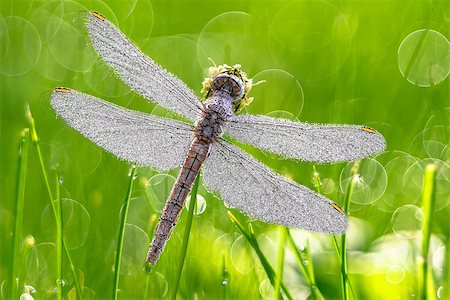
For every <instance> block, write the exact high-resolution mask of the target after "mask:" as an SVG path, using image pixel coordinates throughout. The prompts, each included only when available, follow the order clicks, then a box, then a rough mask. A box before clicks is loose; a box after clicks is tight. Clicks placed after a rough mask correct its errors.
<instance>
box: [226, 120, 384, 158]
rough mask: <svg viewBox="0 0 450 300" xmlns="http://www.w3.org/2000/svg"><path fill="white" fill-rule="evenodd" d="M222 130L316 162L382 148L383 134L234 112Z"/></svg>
mask: <svg viewBox="0 0 450 300" xmlns="http://www.w3.org/2000/svg"><path fill="white" fill-rule="evenodd" d="M224 132H225V134H228V135H230V136H231V137H233V138H235V139H238V140H239V141H242V142H244V143H247V144H250V145H253V146H256V147H258V148H260V149H262V150H265V151H267V152H270V153H275V154H279V155H282V156H284V157H286V158H291V159H298V160H304V161H312V162H318V163H331V162H343V161H351V160H357V159H361V158H364V157H366V156H370V155H374V154H376V153H379V152H381V151H383V150H384V149H385V147H386V142H385V140H384V138H383V136H382V135H381V134H380V133H378V132H376V131H375V130H373V129H371V128H368V127H365V126H357V125H331V124H308V123H300V122H294V121H290V120H287V119H280V118H271V117H266V116H261V115H245V114H244V115H237V116H235V117H233V119H232V120H230V121H229V122H228V123H227V125H226V127H225V130H224Z"/></svg>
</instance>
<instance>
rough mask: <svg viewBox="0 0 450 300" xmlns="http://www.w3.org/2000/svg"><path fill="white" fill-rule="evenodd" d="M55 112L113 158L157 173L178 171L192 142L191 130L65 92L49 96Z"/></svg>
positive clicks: (88, 97)
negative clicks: (145, 167)
mask: <svg viewBox="0 0 450 300" xmlns="http://www.w3.org/2000/svg"><path fill="white" fill-rule="evenodd" d="M51 105H52V106H53V109H54V110H55V112H56V113H57V114H58V115H59V116H60V117H61V118H62V119H64V121H66V122H67V124H69V125H70V126H71V127H73V128H74V129H76V130H77V131H78V132H80V133H81V134H82V135H84V136H85V137H87V138H88V139H90V140H91V141H93V142H94V143H96V144H97V145H99V146H100V147H102V148H104V149H105V150H107V151H108V152H111V153H112V154H114V155H116V156H117V157H119V158H121V159H124V160H127V161H130V162H133V163H136V164H138V165H142V166H149V167H152V168H154V169H156V170H159V171H166V170H170V169H173V168H176V167H179V166H180V165H181V164H182V163H183V161H184V156H185V155H186V153H187V151H188V149H189V145H190V143H191V141H192V139H193V135H192V126H190V125H188V124H186V123H183V122H180V121H176V120H171V119H166V118H161V117H156V116H152V115H148V114H144V113H141V112H137V111H132V110H128V109H125V108H122V107H120V106H117V105H114V104H111V103H107V102H105V101H103V100H100V99H98V98H96V97H93V96H90V95H86V94H83V93H79V92H77V91H74V90H71V89H67V88H57V89H56V90H55V91H54V92H53V94H52V95H51Z"/></svg>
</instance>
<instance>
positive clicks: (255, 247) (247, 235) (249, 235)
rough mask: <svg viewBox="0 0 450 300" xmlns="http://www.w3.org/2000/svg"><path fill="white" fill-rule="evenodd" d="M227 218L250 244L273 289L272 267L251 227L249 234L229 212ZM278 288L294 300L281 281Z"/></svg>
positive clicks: (273, 273) (273, 276) (273, 272)
mask: <svg viewBox="0 0 450 300" xmlns="http://www.w3.org/2000/svg"><path fill="white" fill-rule="evenodd" d="M228 217H229V218H230V219H231V221H232V222H233V223H234V224H235V225H236V227H237V228H238V229H239V231H240V232H241V233H242V235H243V236H244V237H245V239H246V240H247V241H248V242H249V243H250V245H251V246H252V248H253V250H255V252H256V255H258V258H259V261H260V262H261V265H262V266H263V268H264V271H265V272H266V274H267V277H268V278H269V280H270V283H271V284H272V286H273V287H275V277H276V275H275V271H274V269H273V267H272V266H271V265H270V263H269V260H268V259H267V258H266V256H265V255H264V253H263V252H262V251H261V248H260V247H259V243H258V241H257V240H256V236H255V232H254V231H253V227H252V226H251V224H249V225H248V227H249V232H247V231H246V230H245V229H244V227H243V226H242V224H241V223H240V222H239V221H238V219H237V218H236V217H235V216H234V215H233V213H232V212H231V211H228ZM280 287H281V289H282V290H283V292H284V294H285V295H286V297H287V298H288V299H294V298H293V297H292V294H291V292H290V291H289V290H288V289H287V287H286V285H285V284H284V282H283V281H281V282H280Z"/></svg>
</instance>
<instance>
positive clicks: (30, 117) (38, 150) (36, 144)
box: [25, 105, 83, 299]
mask: <svg viewBox="0 0 450 300" xmlns="http://www.w3.org/2000/svg"><path fill="white" fill-rule="evenodd" d="M25 116H26V118H27V121H28V124H29V126H30V136H31V141H32V143H33V145H34V147H35V149H36V153H37V156H38V161H39V165H40V168H41V173H42V177H43V179H44V183H45V187H46V188H47V193H48V196H49V198H50V204H51V207H52V211H53V215H54V216H55V219H57V216H58V213H57V210H56V207H55V203H54V202H53V193H52V190H51V188H50V182H49V180H48V176H47V172H46V170H45V166H44V159H43V156H42V151H41V147H40V144H39V137H38V134H37V131H36V123H35V121H34V119H33V115H32V114H31V111H30V108H29V106H28V105H27V107H26V111H25ZM62 244H63V249H64V253H65V254H66V257H67V260H68V261H69V264H70V266H69V267H70V270H71V272H72V276H73V280H74V283H75V288H76V291H77V298H78V299H82V298H83V291H82V289H81V287H80V284H79V281H78V276H77V274H76V271H75V266H74V265H73V262H72V258H71V257H70V253H69V248H68V247H67V245H66V243H65V241H64V240H62Z"/></svg>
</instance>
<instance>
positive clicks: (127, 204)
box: [112, 166, 136, 300]
mask: <svg viewBox="0 0 450 300" xmlns="http://www.w3.org/2000/svg"><path fill="white" fill-rule="evenodd" d="M129 176H130V181H129V183H128V189H127V194H126V196H125V200H124V204H123V207H122V215H121V218H120V225H119V236H118V238H117V248H116V258H115V263H114V283H113V297H112V298H113V299H114V300H116V299H117V294H118V291H119V278H120V263H121V261H122V250H123V240H124V238H125V228H126V223H127V215H128V208H129V207H130V199H131V192H132V191H133V183H134V180H135V177H136V167H135V166H132V167H131V172H130V174H129Z"/></svg>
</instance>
